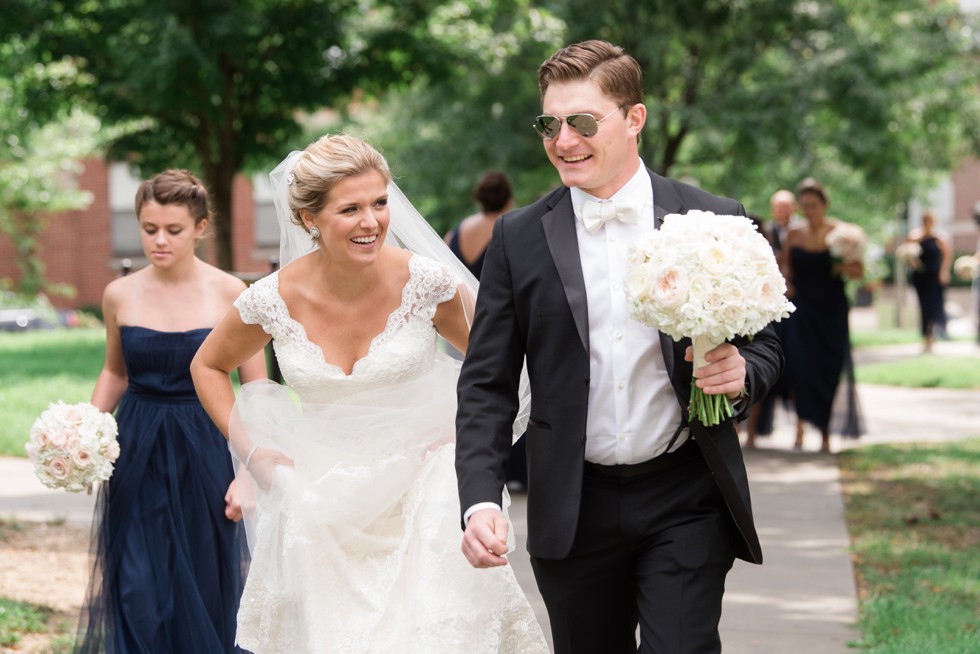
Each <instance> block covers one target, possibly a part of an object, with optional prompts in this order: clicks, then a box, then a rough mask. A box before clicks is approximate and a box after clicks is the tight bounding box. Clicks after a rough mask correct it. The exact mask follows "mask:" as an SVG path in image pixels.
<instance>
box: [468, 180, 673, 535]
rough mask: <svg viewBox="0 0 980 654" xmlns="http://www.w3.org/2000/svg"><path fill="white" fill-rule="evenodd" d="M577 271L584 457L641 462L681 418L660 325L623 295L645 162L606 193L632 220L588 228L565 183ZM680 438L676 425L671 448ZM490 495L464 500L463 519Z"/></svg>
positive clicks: (649, 212)
mask: <svg viewBox="0 0 980 654" xmlns="http://www.w3.org/2000/svg"><path fill="white" fill-rule="evenodd" d="M571 193H572V196H571V200H572V207H573V209H574V211H575V232H576V235H577V236H578V247H579V255H580V257H581V259H582V275H583V277H584V278H585V292H586V298H587V299H588V306H589V373H590V374H589V378H590V382H589V407H588V413H587V418H586V428H585V435H586V443H585V460H586V461H590V462H592V463H600V464H604V465H621V464H632V463H641V462H643V461H647V460H648V459H652V458H653V457H655V456H659V455H660V454H663V453H664V452H665V451H666V450H667V446H668V445H669V444H670V439H671V438H672V437H673V435H674V433H675V432H676V431H677V428H678V426H679V425H680V423H681V407H680V404H679V403H678V401H677V396H676V395H675V394H674V389H673V387H672V386H671V384H670V378H669V377H668V376H667V367H666V364H665V363H664V357H663V353H662V352H661V350H660V332H658V331H657V330H656V329H654V328H652V327H647V326H645V325H642V324H640V323H639V322H637V321H635V320H633V319H632V318H630V315H629V306H628V305H627V302H626V292H625V283H626V267H627V264H626V260H627V253H628V251H629V245H630V243H632V242H633V241H635V240H636V239H638V238H639V237H640V236H642V235H643V234H646V233H648V232H651V231H653V230H654V216H653V182H652V180H651V179H650V174H649V173H648V172H647V169H646V166H643V165H640V166H639V167H638V169H637V171H636V174H635V175H633V177H632V178H631V179H630V181H629V182H627V183H626V185H625V186H623V188H621V189H620V190H619V191H617V192H616V193H615V194H614V195H613V196H612V197H611V198H610V200H614V201H616V202H626V203H629V204H631V205H632V206H633V207H634V210H635V211H636V213H637V214H638V215H639V220H638V221H637V224H635V225H632V224H626V223H622V222H620V221H618V220H612V221H609V222H607V223H605V225H604V226H603V227H602V228H600V229H599V230H598V231H597V232H596V233H595V234H590V233H589V232H588V231H587V230H586V228H585V225H584V224H583V222H582V218H581V208H582V205H583V204H584V203H585V201H586V200H597V198H594V197H592V196H591V195H589V194H588V193H586V192H584V191H582V190H581V189H578V188H575V187H573V188H572V189H571ZM687 438H688V430H686V429H685V430H684V431H683V432H682V433H681V434H680V435H679V436H678V438H677V441H676V442H675V444H674V447H673V448H672V449H671V451H676V450H677V448H679V447H680V446H681V445H683V444H684V442H685V441H686V440H687ZM484 508H496V509H500V505H499V504H496V503H493V502H480V503H477V504H474V505H473V506H471V507H469V508H468V509H467V510H466V512H465V513H464V515H463V520H464V522H466V521H468V520H469V519H470V516H471V515H472V514H473V513H475V512H476V511H479V510H480V509H484Z"/></svg>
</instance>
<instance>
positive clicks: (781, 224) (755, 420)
mask: <svg viewBox="0 0 980 654" xmlns="http://www.w3.org/2000/svg"><path fill="white" fill-rule="evenodd" d="M769 213H770V216H771V217H772V219H771V220H770V221H769V222H768V223H766V224H765V225H764V227H760V229H759V231H760V232H761V233H762V235H763V236H765V237H766V239H767V240H768V241H769V244H770V245H771V246H772V249H773V253H774V254H775V255H776V259H777V260H779V259H781V252H782V250H783V245H784V244H785V243H786V239H787V237H788V236H789V230H790V227H791V226H793V227H796V226H799V225H800V223H801V222H802V220H801V219H800V218H799V216H797V215H796V196H795V195H794V194H793V192H792V191H789V190H787V189H779V190H778V191H776V192H775V193H773V194H772V197H770V198H769ZM791 317H792V316H791ZM787 324H788V321H787V320H782V321H780V322H777V323H773V328H774V329H775V330H776V335H777V336H779V340H780V341H783V342H785V340H786V325H787ZM790 365H791V364H790V362H789V361H788V360H787V361H786V364H785V366H784V367H783V371H782V373H781V374H780V376H779V379H778V380H777V381H776V383H775V384H774V385H773V387H772V388H771V389H770V391H769V394H768V395H767V396H766V397H765V399H763V400H762V401H761V402H757V403H756V404H754V405H752V407H751V408H750V409H749V417H748V419H747V420H746V421H745V430H746V440H745V446H746V447H747V448H754V447H755V446H756V442H755V439H756V437H757V436H769V435H770V434H772V432H773V429H774V426H775V415H776V404H777V402H780V401H781V402H782V403H783V405H784V406H788V405H789V402H790V398H791V396H792V394H791V391H790V384H789V372H788V368H789V366H790Z"/></svg>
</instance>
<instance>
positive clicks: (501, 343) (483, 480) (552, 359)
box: [456, 172, 783, 563]
mask: <svg viewBox="0 0 980 654" xmlns="http://www.w3.org/2000/svg"><path fill="white" fill-rule="evenodd" d="M650 175H651V178H652V179H653V197H654V203H655V205H656V206H655V220H656V223H657V227H659V226H660V222H661V221H662V220H663V216H665V215H667V214H670V213H686V212H687V211H688V210H690V209H700V210H703V211H713V212H714V213H717V214H726V215H731V214H736V215H744V213H745V211H744V209H743V207H742V205H741V204H740V203H738V202H736V201H735V200H729V199H725V198H719V197H716V196H713V195H711V194H709V193H706V192H704V191H702V190H699V189H697V188H694V187H692V186H688V185H686V184H682V183H680V182H676V181H674V180H671V179H667V178H664V177H660V176H659V175H656V174H654V173H652V172H651V173H650ZM588 310H589V309H588V306H587V302H586V295H585V282H584V279H583V276H582V264H581V260H580V258H579V250H578V240H577V237H576V234H575V217H574V213H573V210H572V203H571V194H570V191H569V189H568V188H566V187H561V188H559V189H557V190H556V191H554V192H552V193H551V194H549V195H548V196H546V197H544V198H542V199H541V200H539V201H537V202H535V203H534V204H531V205H529V206H527V207H523V208H521V209H518V210H516V211H513V212H510V213H508V214H507V215H505V216H503V217H502V218H501V219H499V220H498V221H497V223H496V224H495V226H494V230H493V237H492V239H491V241H490V245H489V247H488V249H487V253H486V260H485V262H484V267H483V274H482V277H481V281H480V293H479V297H478V299H477V306H476V313H475V316H474V321H473V326H472V329H471V332H470V340H469V349H468V351H467V353H466V358H465V361H464V363H463V368H462V371H461V373H460V378H459V389H458V391H459V392H458V397H459V408H458V413H457V418H456V432H457V444H456V470H457V476H458V480H459V495H460V503H461V507H462V510H463V511H465V510H466V509H467V508H469V507H470V506H473V505H474V504H476V503H478V502H499V501H500V495H501V491H502V488H503V485H504V481H505V477H506V474H505V473H506V469H507V459H508V456H509V452H510V445H511V440H512V422H513V420H514V416H515V413H516V410H517V386H518V380H519V376H520V372H521V368H522V365H523V362H524V360H525V356H526V358H527V368H528V375H529V378H530V382H531V415H530V421H529V423H528V427H527V431H526V432H525V440H526V441H527V465H528V495H527V521H528V551H529V552H530V554H531V555H532V556H535V557H540V558H546V559H561V558H564V557H565V556H567V555H568V553H569V550H570V549H571V546H572V541H573V539H574V537H575V530H576V527H577V524H578V515H579V503H580V499H581V491H582V473H583V464H584V461H585V459H584V452H585V426H586V407H587V406H588V399H589V381H590V380H589V330H588V325H589V320H588ZM660 339H661V345H662V348H663V353H664V359H665V362H666V367H667V370H668V371H669V373H670V379H671V383H672V385H673V387H674V390H675V392H676V395H677V400H678V402H680V404H681V406H682V409H683V412H684V415H686V414H687V404H688V397H689V395H690V385H691V376H692V368H693V367H692V364H690V363H688V362H685V361H684V351H685V349H686V347H687V346H688V345H689V344H690V340H689V339H684V340H682V341H680V342H676V343H675V342H673V340H672V339H671V338H670V337H668V336H666V335H664V334H662V333H661V335H660ZM735 344H736V345H737V346H738V347H739V351H740V352H741V354H742V356H743V357H744V358H745V360H746V375H747V382H748V390H749V397H748V399H747V401H746V402H744V404H743V407H744V408H745V410H747V408H748V407H749V406H750V405H751V404H753V403H754V402H756V401H757V400H760V399H762V398H764V397H765V396H766V393H767V391H768V389H769V387H770V385H771V384H772V383H773V382H774V381H775V380H776V379H777V377H778V375H779V372H780V370H781V368H782V363H783V359H782V350H781V348H780V345H779V340H778V338H777V337H776V336H775V334H774V333H773V331H772V328H771V327H768V328H766V329H765V330H764V331H763V332H760V333H759V334H758V335H756V337H755V338H754V339H753V340H752V341H751V342H749V341H748V339H741V340H738V341H736V342H735ZM691 434H692V436H693V437H694V438H695V440H696V442H697V444H698V446H699V447H700V449H701V451H702V453H703V455H704V457H705V460H706V461H707V463H708V465H709V466H710V468H711V471H712V473H713V474H714V477H715V479H716V481H717V483H718V485H719V487H720V489H721V492H722V494H723V495H724V498H725V501H726V503H727V505H728V508H729V510H730V514H731V518H732V521H733V523H734V526H735V528H736V529H737V532H736V533H737V534H738V537H737V538H735V539H734V546H735V551H736V555H737V556H738V557H739V558H743V559H745V560H747V561H751V562H755V563H761V562H762V551H761V548H760V546H759V539H758V536H757V535H756V531H755V526H754V524H753V521H752V511H751V505H750V502H749V486H748V480H747V478H746V473H745V464H744V462H743V460H742V453H741V449H740V447H739V442H738V436H737V434H736V432H735V427H734V423H733V421H732V420H731V419H728V420H725V421H724V422H723V423H722V424H720V425H717V426H715V427H710V428H705V427H704V426H702V425H701V424H700V423H698V422H697V421H695V422H694V424H692V425H691Z"/></svg>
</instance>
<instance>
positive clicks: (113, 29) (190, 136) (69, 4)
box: [15, 0, 444, 269]
mask: <svg viewBox="0 0 980 654" xmlns="http://www.w3.org/2000/svg"><path fill="white" fill-rule="evenodd" d="M15 2H16V3H17V4H19V5H20V7H19V13H18V14H17V16H19V20H22V21H24V22H25V29H28V30H30V33H31V34H33V35H36V37H37V40H38V48H37V55H38V57H39V58H40V60H41V61H46V60H58V59H60V58H62V57H71V58H73V60H74V61H76V62H77V63H78V66H79V68H80V70H82V71H83V72H85V73H86V74H87V75H89V76H91V78H92V80H93V83H92V84H89V85H86V86H84V87H75V88H73V89H71V91H72V92H73V97H76V98H78V99H80V100H81V101H84V102H86V103H87V104H88V105H89V106H91V107H93V108H94V111H95V113H96V115H97V116H98V117H99V119H100V120H101V121H102V122H103V123H104V124H106V125H115V124H119V123H122V122H126V121H131V120H133V119H137V118H146V119H148V120H147V122H146V124H145V128H144V129H140V130H137V131H132V132H128V133H126V134H124V135H121V136H120V137H119V138H116V139H114V140H113V142H112V143H111V147H110V154H111V155H112V156H114V157H115V158H118V159H125V160H128V161H130V162H132V163H134V164H136V165H137V166H139V167H140V168H143V169H149V170H154V171H155V170H159V169H162V168H165V167H172V166H186V167H190V168H194V169H198V170H200V171H201V173H202V175H203V178H204V180H205V182H206V183H207V185H208V187H209V189H210V192H211V195H212V198H213V201H214V210H215V222H214V224H215V228H216V232H217V255H218V265H219V266H220V267H222V268H225V269H228V268H230V267H231V265H232V261H233V258H232V243H233V239H232V233H231V222H230V215H231V191H232V182H233V179H234V176H235V174H236V173H238V172H240V171H242V170H243V169H245V168H246V167H248V166H253V167H258V166H263V165H266V164H267V163H268V162H269V161H272V160H277V159H278V158H280V157H281V156H282V155H283V154H284V152H285V151H286V150H287V149H288V148H287V144H291V143H293V142H294V141H295V140H296V139H297V138H298V137H299V135H300V134H301V126H300V123H299V120H298V118H299V117H300V115H301V114H300V112H301V111H302V110H308V111H316V110H319V109H322V108H329V107H335V106H339V105H342V104H343V103H345V102H346V100H347V98H348V97H349V96H350V94H352V93H353V92H354V91H355V90H356V91H367V92H369V93H370V92H373V91H375V90H377V89H386V88H388V87H390V86H392V85H399V84H406V83H408V82H409V81H411V80H412V79H413V78H414V76H415V75H416V71H420V70H438V69H439V68H440V67H441V66H442V65H443V64H442V62H443V60H444V57H443V56H442V55H443V54H444V53H442V52H440V51H439V50H438V49H437V48H435V47H433V46H434V45H438V42H437V41H431V40H430V39H429V38H428V35H427V33H426V30H425V27H426V24H425V20H424V18H425V16H427V15H428V14H430V13H431V12H432V10H433V9H434V8H436V7H437V6H438V3H437V2H433V1H431V0H410V1H406V2H400V3H392V4H388V3H383V2H373V1H372V0H360V1H359V0H221V1H214V2H203V3H202V2H191V1H189V0H61V1H59V2H50V3H33V2H30V1H29V0H15Z"/></svg>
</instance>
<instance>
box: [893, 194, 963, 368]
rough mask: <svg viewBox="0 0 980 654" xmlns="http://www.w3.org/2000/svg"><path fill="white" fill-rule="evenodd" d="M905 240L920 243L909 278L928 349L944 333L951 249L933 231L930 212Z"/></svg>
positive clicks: (932, 215)
mask: <svg viewBox="0 0 980 654" xmlns="http://www.w3.org/2000/svg"><path fill="white" fill-rule="evenodd" d="M905 240H906V242H907V243H918V245H919V257H918V261H917V262H915V263H914V264H913V265H912V272H911V275H910V276H909V278H910V281H911V282H912V286H913V287H914V288H915V294H916V296H917V297H918V299H919V315H920V327H921V329H922V339H923V341H924V344H923V350H924V351H925V352H931V351H932V344H933V342H934V341H935V339H936V337H937V336H939V337H945V335H946V308H945V297H946V287H947V286H948V285H949V276H950V269H951V265H952V259H953V250H952V248H951V247H950V245H949V241H948V240H947V239H946V238H945V236H943V235H941V234H938V233H937V232H936V215H935V214H934V213H933V212H932V211H926V212H925V213H923V214H922V227H919V228H916V229H913V230H912V231H910V232H909V234H908V237H907V238H906V239H905Z"/></svg>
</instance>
